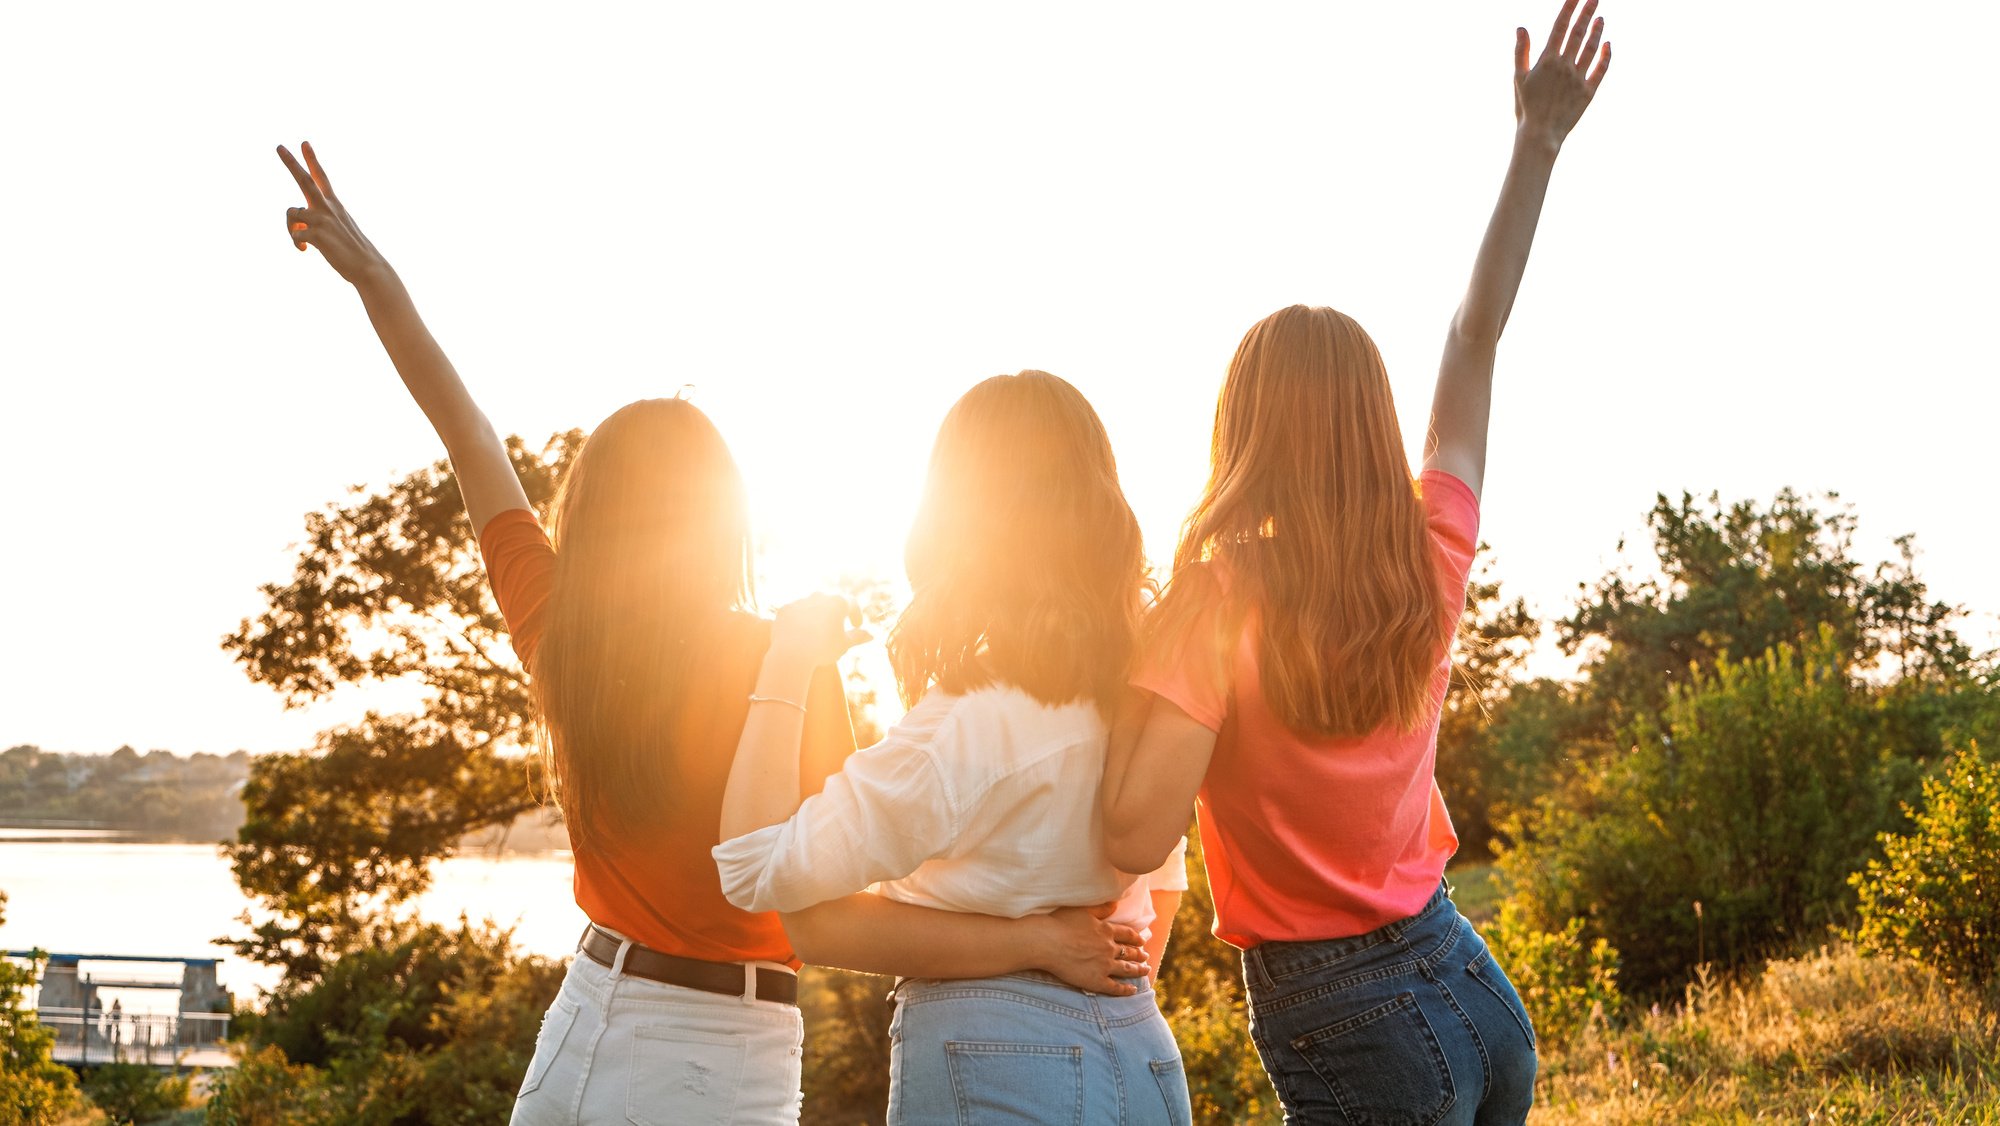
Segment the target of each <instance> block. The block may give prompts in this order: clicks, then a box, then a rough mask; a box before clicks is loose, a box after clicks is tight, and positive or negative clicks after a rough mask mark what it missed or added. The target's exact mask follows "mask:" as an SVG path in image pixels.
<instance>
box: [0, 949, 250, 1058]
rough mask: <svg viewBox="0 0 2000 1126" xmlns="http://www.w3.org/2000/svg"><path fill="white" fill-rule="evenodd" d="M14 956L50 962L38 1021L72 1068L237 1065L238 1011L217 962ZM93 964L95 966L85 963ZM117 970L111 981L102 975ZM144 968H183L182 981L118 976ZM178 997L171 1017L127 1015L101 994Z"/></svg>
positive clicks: (44, 974) (12, 954) (12, 953)
mask: <svg viewBox="0 0 2000 1126" xmlns="http://www.w3.org/2000/svg"><path fill="white" fill-rule="evenodd" d="M6 956H7V957H9V958H26V959H32V958H45V959H46V960H45V961H44V962H43V965H42V972H41V986H40V990H39V992H38V994H37V1002H36V1007H35V1016H36V1019H37V1020H39V1021H40V1022H41V1023H42V1024H43V1025H46V1026H47V1027H48V1028H49V1029H50V1030H52V1031H53V1032H54V1033H55V1034H56V1042H55V1045H54V1048H53V1051H52V1055H53V1057H54V1059H55V1061H56V1062H57V1063H63V1064H68V1065H70V1066H73V1067H87V1066H89V1065H91V1064H99V1063H111V1062H113V1061H119V1062H124V1063H143V1064H150V1065H152V1066H154V1067H170V1068H183V1067H202V1068H224V1067H234V1066H235V1064H236V1061H235V1058H234V1057H232V1056H231V1055H230V1054H229V1050H228V1048H227V1047H226V1046H225V1044H224V1042H225V1041H226V1040H227V1039H228V1038H229V1016H230V1012H231V1010H232V1009H233V1007H234V998H232V997H231V996H230V994H229V991H228V990H227V989H224V988H222V985H221V983H220V982H219V981H217V979H216V966H217V965H218V964H219V962H220V959H217V958H175V957H160V956H157V955H146V954H48V955H43V954H40V953H39V952H37V951H20V950H10V951H7V952H6ZM86 963H89V965H86ZM97 963H104V964H105V965H106V966H108V967H111V976H105V975H104V974H101V973H98V972H97V971H98V970H99V969H100V968H102V967H100V966H98V965H97ZM145 963H177V964H179V966H180V967H181V976H180V980H179V981H177V982H176V981H171V980H163V979H160V978H141V977H120V976H117V975H118V974H119V973H120V972H121V971H122V972H124V973H127V974H130V973H131V972H132V971H131V969H130V967H132V966H134V965H141V964H145ZM106 989H113V990H147V991H158V992H173V993H178V994H179V998H178V1002H177V1004H175V1005H174V1007H173V1011H171V1012H165V1013H160V1012H133V1013H127V1012H124V1011H123V1009H122V1007H120V1006H117V1005H115V1004H114V1005H112V1006H109V1007H107V1006H106V1005H105V1004H104V1002H103V999H102V997H100V996H99V993H100V991H101V990H106Z"/></svg>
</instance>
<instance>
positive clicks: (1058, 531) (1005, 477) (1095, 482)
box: [889, 371, 1147, 715]
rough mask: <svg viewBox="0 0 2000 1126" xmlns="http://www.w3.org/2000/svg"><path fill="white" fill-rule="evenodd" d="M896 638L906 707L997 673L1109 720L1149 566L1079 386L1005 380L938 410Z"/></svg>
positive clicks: (1034, 374)
mask: <svg viewBox="0 0 2000 1126" xmlns="http://www.w3.org/2000/svg"><path fill="white" fill-rule="evenodd" d="M904 565H905V567H906V569H907V570H908V572H909V577H910V587H911V592H912V593H911V598H910V604H909V607H908V608H907V609H905V610H904V611H903V614H902V617H901V618H899V619H898V620H897V622H896V626H895V628H894V629H893V630H891V631H890V634H889V659H890V662H891V664H892V665H893V666H894V667H895V670H896V683H897V685H898V687H899V688H900V689H901V691H902V695H903V700H904V702H905V703H907V704H914V703H916V701H917V699H918V698H919V697H921V696H922V695H923V694H924V693H925V692H926V691H929V690H930V689H931V688H933V687H935V688H938V689H941V690H943V691H946V692H969V691H971V690H973V689H976V688H979V687H981V686H983V685H986V684H989V683H993V682H995V681H998V682H1000V683H1004V684H1010V685H1013V686H1014V687H1017V688H1020V689H1021V690H1022V691H1025V692H1027V693H1028V694H1029V695H1030V696H1033V697H1034V698H1035V699H1037V700H1040V701H1041V702H1043V703H1045V704H1065V703H1069V702H1071V701H1074V700H1078V699H1089V700H1092V701H1094V702H1095V703H1096V704H1097V705H1098V706H1099V707H1100V708H1102V709H1104V710H1105V714H1106V715H1109V714H1110V710H1111V709H1112V708H1113V707H1115V706H1116V703H1117V700H1118V696H1119V694H1120V692H1121V691H1122V690H1123V688H1124V684H1125V677H1126V674H1127V673H1128V672H1129V671H1130V666H1131V663H1132V658H1133V654H1134V651H1135V649H1136V647H1137V637H1138V625H1139V609H1140V603H1141V598H1142V592H1143V591H1144V590H1145V587H1146V581H1147V580H1146V564H1145V558H1144V555H1143V553H1142V551H1141V547H1140V542H1139V522H1138V521H1137V520H1136V519H1134V518H1133V516H1132V507H1131V506H1130V505H1129V504H1127V503H1126V502H1125V494H1124V492H1123V491H1122V490H1121V489H1120V488H1119V487H1118V466H1117V463H1116V461H1115V460H1114V459H1113V458H1112V455H1111V440H1110V439H1109V438H1108V437H1106V436H1105V433H1104V424H1103V423H1102V422H1100V421H1099V420H1098V417H1097V412H1096V411H1094V410H1092V409H1091V407H1090V403H1089V401H1088V400H1086V399H1085V398H1084V397H1083V395H1082V394H1081V393H1080V392H1078V391H1077V389H1076V388H1074V387H1072V386H1070V385H1069V383H1067V382H1065V381H1064V380H1062V379H1058V378H1057V377H1055V376H1053V375H1050V374H1049V373H1047V372H1044V371H1024V372H1021V373H1020V374H1019V375H997V376H994V377H993V378H991V379H988V380H985V381H984V382H982V383H980V384H978V385H977V386H975V387H974V388H973V389H972V390H970V391H967V392H966V393H965V395H964V396H963V397H962V398H960V399H959V400H958V402H957V403H956V404H955V405H953V406H952V408H951V411H950V413H948V414H947V415H945V419H944V425H942V426H940V427H939V428H938V436H937V443H936V444H935V445H934V446H932V448H931V463H930V472H929V475H928V477H927V479H926V481H925V484H924V496H923V501H922V503H921V505H920V506H919V508H918V512H917V519H916V523H915V525H914V526H913V527H912V528H911V529H910V538H909V542H908V544H907V546H906V548H905V550H904Z"/></svg>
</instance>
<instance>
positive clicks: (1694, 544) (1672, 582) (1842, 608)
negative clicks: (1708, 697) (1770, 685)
mask: <svg viewBox="0 0 2000 1126" xmlns="http://www.w3.org/2000/svg"><path fill="white" fill-rule="evenodd" d="M1826 499H1827V500H1828V501H1829V502H1831V501H1836V500H1837V499H1838V498H1837V497H1835V496H1834V495H1833V494H1828V495H1827V497H1826ZM1646 524H1647V528H1648V529H1649V530H1650V532H1651V534H1652V538H1653V550H1654V554H1655V556H1656V557H1657V560H1658V565H1659V573H1658V575H1656V576H1651V577H1641V576H1639V575H1637V574H1635V573H1634V572H1632V571H1631V570H1629V569H1622V570H1618V571H1613V572H1612V573H1610V574H1607V575H1605V576H1604V577H1603V578H1602V579H1600V580H1598V581H1597V582H1596V583H1595V584H1594V585H1592V586H1590V587H1588V588H1587V589H1586V591H1585V595H1584V598H1583V600H1582V601H1581V602H1580V603H1579V604H1578V606H1577V608H1576V611H1575V613H1573V614H1571V615H1570V616H1569V617H1568V618H1566V619H1564V620H1562V621H1560V622H1558V623H1557V624H1556V634H1557V638H1558V640H1559V641H1560V642H1561V644H1562V646H1563V649H1564V650H1565V651H1566V652H1569V653H1572V654H1583V655H1586V656H1587V657H1588V658H1589V659H1588V660H1587V662H1586V665H1585V673H1586V675H1587V678H1588V685H1589V698H1590V703H1591V705H1592V707H1593V710H1594V711H1595V712H1596V713H1597V717H1598V719H1599V722H1600V723H1601V725H1602V727H1603V728H1604V729H1605V730H1607V731H1609V730H1612V729H1615V728H1617V727H1620V726H1623V725H1624V724H1627V723H1629V722H1631V721H1632V720H1633V719H1634V718H1636V717H1637V716H1639V715H1641V714H1644V713H1645V712H1648V711H1652V710H1655V709H1656V708H1657V707H1659V706H1660V705H1661V704H1662V703H1663V702H1664V701H1665V700H1666V697H1667V693H1668V690H1669V689H1671V688H1673V687H1675V686H1677V685H1681V684H1684V683H1685V682H1686V681H1687V679H1688V676H1689V670H1690V669H1691V668H1699V667H1708V666H1711V665H1713V664H1714V663H1715V662H1716V661H1717V660H1718V659H1719V658H1721V657H1722V656H1724V655H1725V654H1730V653H1734V654H1739V655H1740V654H1746V653H1750V654H1754V653H1762V652H1764V651H1765V650H1767V649H1773V648H1776V647H1777V646H1780V645H1790V646H1792V647H1794V648H1800V647H1804V646H1806V645H1809V644H1813V643H1814V641H1815V638H1816V637H1817V636H1818V635H1819V633H1820V631H1821V629H1822V628H1825V629H1827V630H1830V631H1831V633H1832V636H1833V646H1834V648H1835V650H1836V651H1838V652H1839V653H1841V654H1843V661H1844V663H1843V667H1842V671H1843V672H1849V673H1854V672H1860V671H1863V670H1865V669H1875V668H1879V669H1881V670H1882V671H1884V672H1886V673H1887V674H1889V675H1891V676H1893V677H1894V678H1895V679H1908V678H1916V679H1925V678H1928V677H1932V676H1949V675H1951V674H1952V673H1953V672H1955V670H1959V669H1962V668H1964V667H1965V666H1966V665H1967V664H1968V663H1969V662H1970V659H1971V654H1970V652H1969V651H1968V650H1967V649H1966V647H1965V644H1964V643H1963V642H1962V641H1960V640H1959V637H1958V635H1957V634H1956V633H1955V632H1954V631H1953V629H1952V621H1953V620H1954V618H1955V617H1956V616H1957V613H1958V611H1957V609H1956V608H1955V607H1952V606H1949V605H1947V604H1945V603H1942V602H1936V601H1933V600H1931V598H1930V596H1929V593H1928V591H1927V589H1926V587H1925V586H1924V583H1923V582H1922V580H1920V579H1919V578H1918V577H1917V575H1916V569H1915V559H1916V548H1915V545H1914V541H1913V540H1912V539H1911V538H1910V537H1908V536H1905V537H1903V538H1901V539H1899V540H1897V541H1896V543H1897V547H1898V549H1899V552H1900V558H1899V559H1898V560H1897V561H1894V562H1887V563H1882V564H1880V565H1878V566H1877V567H1875V569H1874V570H1873V572H1872V573H1868V572H1865V571H1864V569H1863V567H1862V564H1861V563H1860V562H1858V561H1857V560H1855V559H1854V558H1853V555H1852V549H1853V543H1854V528H1855V520H1854V515H1853V513H1852V512H1851V511H1850V510H1848V509H1846V508H1839V509H1836V510H1834V511H1831V512H1822V511H1820V510H1819V509H1818V508H1816V507H1815V506H1814V505H1813V504H1812V503H1811V502H1810V501H1809V500H1808V499H1807V498H1805V497H1801V496H1800V495H1798V494H1797V493H1794V492H1792V491H1791V490H1790V489H1786V490H1783V491H1781V492H1779V493H1778V495H1777V496H1776V497H1775V498H1774V499H1773V500H1772V501H1771V503H1770V505H1769V506H1768V507H1762V508H1760V507H1759V506H1758V505H1757V504H1755V503H1754V502H1751V501H1741V502H1738V503H1735V504H1732V505H1729V506H1728V507H1724V506H1723V505H1722V503H1721V500H1720V498H1719V496H1717V495H1716V494H1713V493H1711V494H1710V495H1709V496H1708V498H1707V499H1706V501H1705V502H1698V501H1696V500H1695V498H1694V497H1693V496H1692V495H1691V494H1688V493H1682V494H1681V497H1680V500H1679V501H1678V502H1676V501H1672V500H1669V499H1668V498H1667V496H1666V495H1665V494H1661V495H1660V496H1658V497H1657V498H1656V499H1655V501H1654V504H1653V508H1652V510H1651V511H1649V512H1648V513H1647V514H1646ZM1619 547H1620V550H1621V551H1622V550H1623V548H1624V544H1623V543H1620V545H1619Z"/></svg>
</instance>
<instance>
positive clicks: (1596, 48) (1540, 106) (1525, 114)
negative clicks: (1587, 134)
mask: <svg viewBox="0 0 2000 1126" xmlns="http://www.w3.org/2000/svg"><path fill="white" fill-rule="evenodd" d="M1576 3H1577V0H1566V2H1565V3H1564V4H1563V7H1562V11H1561V12H1560V13H1558V14H1557V15H1556V25H1555V27H1554V29H1553V30H1551V31H1550V32H1549V39H1548V42H1546V43H1544V44H1542V54H1541V57H1540V58H1538V59H1536V60H1535V65H1534V67H1533V68H1530V67H1529V66H1528V29H1527V28H1525V27H1522V28H1516V29H1515V31H1514V119H1515V121H1517V122H1518V123H1519V127H1520V130H1521V132H1522V133H1523V134H1526V135H1529V136H1533V137H1535V138H1536V139H1538V140H1545V141H1548V142H1550V143H1552V144H1554V145H1556V146H1557V147H1561V145H1562V143H1563V138H1565V137H1567V136H1569V131H1570V130H1571V129H1574V128H1576V123H1577V121H1578V120H1580V119H1581V118H1582V117H1583V111H1584V110H1586V109H1588V108H1589V107H1590V99H1591V98H1592V97H1594V96H1596V94H1597V87H1598V85H1599V84H1600V83H1602V82H1603V81H1604V73H1605V71H1608V70H1610V69H1611V44H1609V43H1603V44H1602V46H1601V47H1600V45H1599V44H1600V42H1601V41H1602V40H1603V38H1604V21H1603V20H1602V19H1596V20H1593V19H1592V18H1591V17H1592V16H1594V15H1596V13H1597V0H1585V2H1584V5H1583V11H1582V12H1581V13H1577V11H1576ZM1573 13H1574V14H1576V20H1575V22H1574V23H1572V22H1571V20H1570V16H1571V15H1572V14H1573ZM1586 29H1588V34H1587V35H1586ZM1593 62H1595V63H1596V67H1595V69H1592V66H1591V64H1592V63H1593Z"/></svg>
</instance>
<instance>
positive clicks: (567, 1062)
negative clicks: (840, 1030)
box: [513, 947, 805, 1126]
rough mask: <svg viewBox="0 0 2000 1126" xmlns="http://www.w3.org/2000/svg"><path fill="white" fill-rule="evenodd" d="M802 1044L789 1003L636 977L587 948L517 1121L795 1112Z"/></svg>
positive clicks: (664, 1122) (679, 1125)
mask: <svg viewBox="0 0 2000 1126" xmlns="http://www.w3.org/2000/svg"><path fill="white" fill-rule="evenodd" d="M625 949H627V947H621V948H620V951H619V962H620V964H621V965H622V964H623V961H624V951H625ZM758 964H763V965H769V964H770V963H758ZM780 968H782V967H780ZM804 1045H805V1023H804V1021H803V1020H801V1019H800V1017H799V1010H798V1009H797V1008H795V1007H793V1006H791V1005H783V1004H779V1003H778V1002H776V1001H756V1000H749V1001H746V1000H744V999H742V998H741V997H728V996H724V995H722V994H720V993H705V992H703V991H701V990H699V989H686V988H683V987H681V986H678V985H664V984H661V983H660V982H656V981H648V980H646V979H645V978H640V977H630V976H627V975H625V974H622V973H617V972H614V971H613V970H611V969H608V968H606V967H604V966H600V965H598V964H597V963H596V962H594V961H592V960H591V959H590V958H589V957H588V956H586V955H584V954H581V953H579V954H578V955H577V956H576V959H575V961H573V962H571V963H570V967H569V976H567V977H565V978H564V979H563V985H562V991H561V992H560V993H558V994H557V995H556V999H555V1002H554V1003H553V1004H551V1005H550V1006H549V1011H548V1012H547V1013H546V1014H544V1015H543V1017H542V1031H541V1033H540V1035H538V1036H537V1037H536V1038H535V1058H534V1059H533V1060H532V1061H530V1062H529V1064H528V1074H527V1075H526V1076H525V1077H524V1078H523V1079H522V1080H521V1093H520V1094H519V1095H518V1096H516V1098H515V1101H514V1117H513V1123H514V1126H586V1124H587V1126H597V1124H599V1123H631V1124H634V1126H708V1124H710V1123H714V1124H718V1126H720V1124H734V1123H760V1124H761V1123H771V1122H779V1123H795V1122H797V1121H798V1120H799V1103H800V1095H799V1063H800V1053H801V1050H802V1049H803V1047H804Z"/></svg>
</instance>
